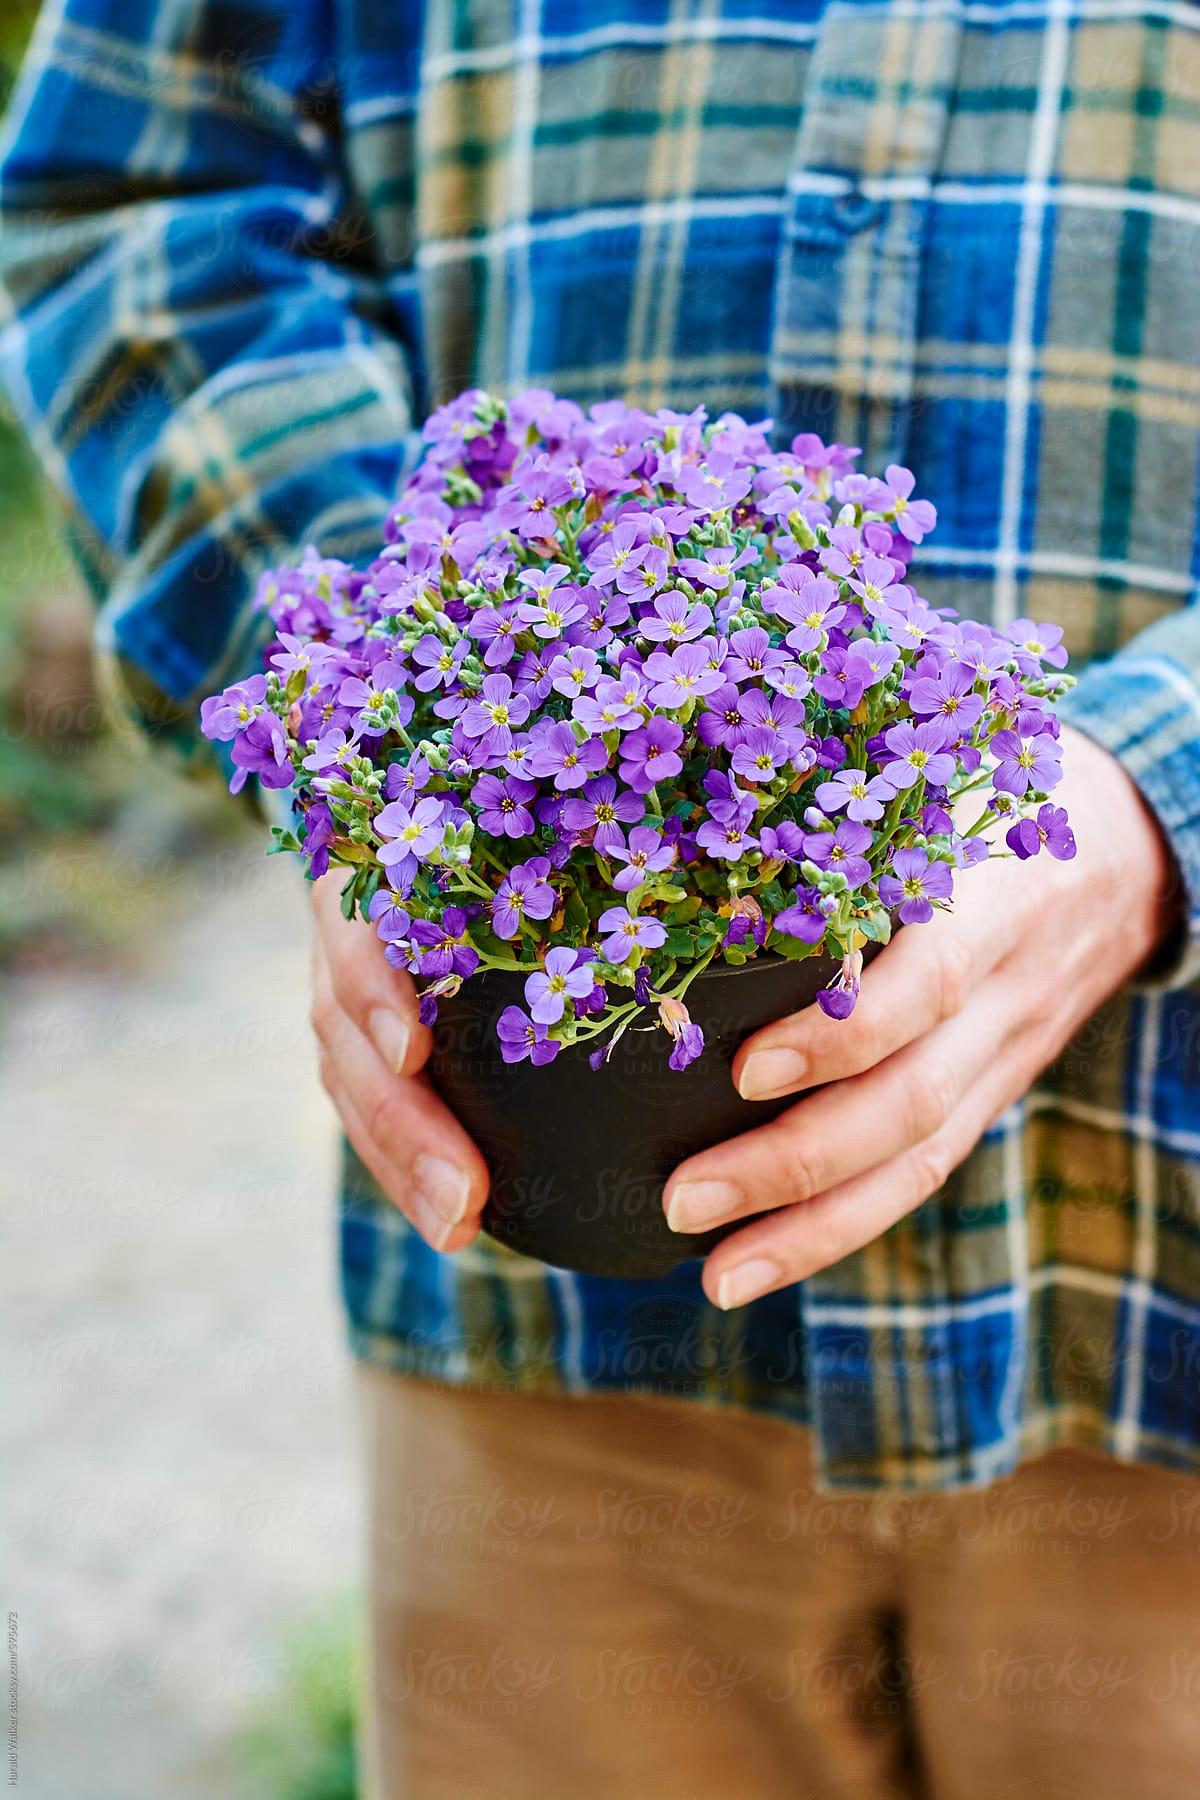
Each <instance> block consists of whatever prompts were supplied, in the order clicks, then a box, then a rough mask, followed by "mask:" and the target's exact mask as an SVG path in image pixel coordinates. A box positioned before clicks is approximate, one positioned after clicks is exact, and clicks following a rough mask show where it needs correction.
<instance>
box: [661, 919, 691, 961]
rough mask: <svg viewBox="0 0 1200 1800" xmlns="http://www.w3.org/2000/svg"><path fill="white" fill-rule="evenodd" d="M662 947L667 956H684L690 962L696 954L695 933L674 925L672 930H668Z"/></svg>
mask: <svg viewBox="0 0 1200 1800" xmlns="http://www.w3.org/2000/svg"><path fill="white" fill-rule="evenodd" d="M664 947H665V949H666V952H667V955H668V956H674V957H684V958H686V959H687V960H688V961H689V962H691V961H692V960H693V959H694V957H695V955H696V938H695V934H694V933H693V932H691V931H684V930H683V929H682V928H681V927H679V926H676V927H675V928H674V929H673V930H671V931H668V933H667V941H666V945H665V946H664Z"/></svg>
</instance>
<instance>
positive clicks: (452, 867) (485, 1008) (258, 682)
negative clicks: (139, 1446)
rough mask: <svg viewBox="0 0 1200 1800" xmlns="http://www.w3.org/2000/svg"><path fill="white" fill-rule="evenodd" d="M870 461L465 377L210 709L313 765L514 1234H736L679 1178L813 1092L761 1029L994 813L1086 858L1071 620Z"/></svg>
mask: <svg viewBox="0 0 1200 1800" xmlns="http://www.w3.org/2000/svg"><path fill="white" fill-rule="evenodd" d="M857 454H858V453H857V452H856V451H855V450H852V449H848V448H846V447H845V446H843V445H840V444H834V445H831V446H826V445H825V444H823V443H822V442H821V441H820V440H819V439H818V438H815V437H811V436H801V437H798V438H796V439H795V440H794V441H793V443H792V445H791V448H790V449H789V450H787V451H783V452H779V451H776V450H773V449H772V448H771V446H770V442H769V440H768V437H767V435H766V428H765V427H760V426H755V425H749V424H747V423H746V422H745V421H744V420H743V419H741V418H739V417H738V416H736V415H735V414H726V415H724V416H723V417H721V418H719V419H717V420H715V421H709V420H708V419H707V418H706V416H705V413H704V412H703V410H702V409H697V410H696V411H695V412H693V413H689V414H681V413H675V412H669V411H665V410H661V411H659V412H657V413H655V414H650V413H647V412H642V411H639V410H637V409H636V408H630V407H627V406H625V405H624V404H622V403H620V402H615V401H614V402H612V403H605V404H601V405H596V406H593V407H591V408H590V410H588V411H587V412H584V411H583V410H581V408H580V407H578V406H576V405H574V404H573V403H571V402H569V401H566V400H561V399H558V398H556V396H555V395H553V394H551V393H548V392H546V391H543V390H531V391H527V392H525V393H522V394H520V395H518V396H517V397H516V398H515V399H513V400H511V401H509V402H507V403H506V402H505V401H503V400H500V399H496V398H494V397H492V396H490V395H488V394H485V393H481V392H478V391H472V392H468V393H465V394H463V395H461V396H460V397H459V398H458V399H456V400H455V401H453V402H452V403H451V404H450V405H447V406H443V407H441V408H440V409H439V410H438V411H437V412H436V413H434V415H433V416H432V418H431V419H430V420H429V421H428V423H427V425H426V427H425V454H424V458H423V460H422V461H421V463H420V465H419V467H418V468H417V469H416V471H415V472H414V473H413V475H412V476H411V477H410V478H409V480H408V481H407V483H406V484H405V486H404V488H403V491H402V493H401V494H400V496H399V499H398V501H397V503H396V505H395V507H394V509H393V510H392V512H391V515H390V517H389V519H388V523H387V529H386V540H387V541H386V543H385V545H384V547H383V548H382V550H381V553H380V555H379V556H378V557H377V558H376V559H375V560H374V561H373V562H372V563H371V565H370V567H369V568H367V569H365V570H361V571H360V570H357V569H355V568H353V567H351V566H349V565H347V564H345V563H343V562H339V561H333V560H331V559H328V558H323V557H321V556H320V555H319V554H318V552H317V551H316V550H315V549H309V550H308V551H307V552H306V553H305V555H304V557H303V559H302V560H301V561H300V562H299V563H298V564H297V565H296V566H294V567H287V568H281V569H277V570H274V571H272V572H271V573H270V574H269V575H268V576H266V577H264V579H263V581H262V583H261V585H260V589H259V595H258V600H259V604H260V605H261V606H262V607H263V608H264V609H265V610H266V611H267V612H268V613H269V615H270V618H271V620H272V622H273V624H274V627H275V636H274V638H273V641H272V642H271V644H270V645H269V647H268V649H267V651H266V656H265V664H264V668H263V670H262V672H260V673H258V674H256V675H253V676H251V677H250V678H249V679H248V680H246V681H242V682H238V683H236V684H235V685H234V686H232V687H230V688H227V689H226V690H225V691H224V692H223V693H222V694H220V695H217V696H215V697H214V698H212V699H210V700H208V701H206V702H205V704H204V706H203V708H202V726H203V729H204V731H205V732H206V733H207V734H208V735H209V736H210V737H213V738H218V739H222V740H225V741H228V742H231V744H232V752H231V753H232V760H233V764H234V769H235V773H234V776H233V781H232V784H231V785H232V786H233V787H234V788H235V790H236V789H237V788H238V787H240V786H241V785H242V784H243V783H244V782H245V780H246V779H247V778H248V777H250V776H254V777H256V778H257V779H258V780H259V781H260V782H261V783H263V784H264V785H265V786H267V787H269V788H279V789H282V788H291V790H292V795H291V800H292V808H293V816H294V822H293V824H292V825H291V826H290V827H288V828H284V827H281V826H276V827H275V838H276V847H277V848H280V849H286V850H293V851H298V852H300V853H301V854H302V855H303V856H304V857H305V858H306V859H307V863H308V869H309V872H310V874H311V875H312V876H313V877H314V878H315V877H318V876H320V875H322V874H323V873H324V872H325V870H326V869H327V868H328V867H329V866H330V864H338V865H341V866H343V867H344V868H345V869H346V870H347V881H346V886H345V889H344V897H343V906H344V909H345V911H346V913H347V915H348V916H352V915H354V914H359V915H361V916H363V917H364V918H367V919H369V920H371V921H372V922H373V924H374V927H375V930H376V931H377V933H378V935H379V937H380V938H381V939H382V949H381V954H383V955H384V956H386V957H387V959H388V961H389V962H391V963H392V964H394V965H395V966H396V967H397V968H400V969H404V970H407V971H409V972H410V973H411V974H412V975H413V977H414V979H415V980H416V982H417V985H418V988H419V989H420V992H421V1000H420V1005H421V1012H422V1016H423V1018H424V1019H425V1021H426V1022H427V1023H428V1024H430V1025H431V1026H433V1027H434V1052H433V1056H432V1060H431V1063H430V1072H431V1076H432V1079H433V1081H434V1083H435V1084H436V1085H437V1086H438V1087H439V1088H440V1090H441V1092H442V1093H443V1095H444V1096H445V1098H446V1099H447V1101H448V1103H449V1104H450V1105H451V1107H452V1108H453V1110H454V1111H455V1112H456V1113H457V1115H458V1116H459V1117H460V1118H461V1119H462V1121H463V1123H464V1125H465V1126H466V1127H467V1129H468V1130H469V1131H470V1132H471V1133H472V1135H473V1136H474V1137H475V1138H476V1140H477V1142H478V1143H479V1145H480V1147H481V1149H482V1150H483V1152H484V1155H485V1157H486V1158H487V1160H488V1162H489V1165H490V1168H491V1174H492V1190H491V1198H490V1201H489V1207H488V1211H487V1213H486V1215H485V1224H486V1226H487V1228H488V1229H489V1230H490V1231H491V1232H492V1233H493V1235H494V1236H496V1237H498V1238H499V1239H501V1241H503V1242H506V1243H508V1244H509V1245H511V1246H512V1247H513V1248H515V1249H519V1250H522V1251H524V1252H526V1253H529V1254H532V1255H536V1256H540V1257H542V1258H543V1259H544V1260H546V1261H550V1262H554V1263H557V1264H560V1265H562V1266H567V1267H572V1268H578V1269H584V1270H589V1271H592V1272H595V1273H601V1274H619V1275H655V1274H658V1273H661V1272H662V1271H663V1270H665V1269H667V1268H670V1267H671V1266H673V1265H674V1264H675V1263H676V1262H678V1261H679V1260H680V1259H681V1258H683V1257H685V1256H689V1255H696V1254H702V1253H703V1252H704V1251H705V1250H706V1249H707V1248H708V1247H709V1245H710V1244H711V1242H713V1241H715V1237H716V1235H717V1234H710V1235H709V1236H708V1237H704V1238H688V1237H684V1236H680V1235H677V1234H675V1233H672V1232H671V1231H670V1230H669V1229H668V1227H667V1225H666V1221H665V1218H664V1217H663V1213H662V1207H661V1194H662V1187H663V1183H664V1180H665V1178H666V1176H667V1175H668V1174H669V1173H670V1171H671V1169H672V1168H673V1167H674V1166H675V1165H676V1163H678V1162H679V1161H680V1160H681V1159H682V1158H683V1157H684V1156H687V1155H690V1154H693V1153H695V1152H696V1151H698V1150H700V1149H703V1148H706V1147H707V1146H708V1145H709V1144H712V1143H715V1142H718V1141H719V1140H720V1139H722V1138H724V1137H728V1136H730V1135H732V1134H734V1133H736V1132H737V1131H739V1130H742V1129H745V1128H747V1127H748V1126H750V1125H753V1124H757V1123H761V1122H762V1121H763V1120H765V1119H766V1118H768V1117H770V1116H771V1114H772V1111H773V1110H776V1111H777V1110H779V1108H780V1107H782V1106H783V1105H784V1104H786V1102H784V1101H781V1102H779V1103H777V1105H776V1106H775V1107H774V1109H773V1108H772V1106H771V1105H770V1104H767V1105H761V1104H760V1105H755V1106H753V1107H752V1106H750V1105H749V1104H748V1103H746V1102H743V1101H742V1100H741V1099H740V1098H739V1097H738V1095H737V1094H736V1092H735V1090H734V1088H733V1085H732V1083H731V1081H730V1079H729V1064H730V1062H731V1060H732V1056H733V1052H734V1050H735V1049H736V1047H737V1044H738V1042H739V1041H740V1040H741V1038H742V1037H744V1036H745V1035H746V1033H747V1032H749V1031H751V1030H754V1029H756V1028H758V1027H759V1026H761V1025H764V1024H767V1023H769V1022H770V1021H771V1020H772V1019H775V1018H778V1017H781V1016H782V1015H784V1014H786V1013H788V1012H792V1011H795V1010H796V1009H798V1008H799V1007H802V1006H805V1005H808V1004H810V1003H812V1002H815V1003H816V1004H817V1005H819V1006H821V1007H823V1008H824V1010H825V1011H826V1012H827V1013H829V1014H831V1015H832V1016H834V1017H835V1018H843V1017H846V1016H847V1015H848V1014H849V1013H850V1011H851V1010H852V1008H853V1006H854V1003H855V998H856V995H857V993H858V984H859V977H860V974H861V970H862V967H863V963H864V961H865V960H866V959H867V958H868V957H869V956H871V955H872V954H875V953H877V952H878V950H879V949H880V948H881V947H882V946H883V945H885V944H886V943H887V941H888V939H889V937H890V934H891V931H892V928H893V924H894V923H895V922H899V923H901V924H903V925H907V926H911V925H914V924H920V923H922V922H925V921H927V920H929V919H930V918H931V917H932V916H933V913H934V911H935V909H940V908H945V907H947V906H948V905H949V904H950V901H951V895H952V890H953V886H954V881H955V879H956V877H957V875H958V874H959V873H960V872H962V871H965V870H967V869H969V868H970V867H971V865H972V864H974V863H976V862H979V861H982V860H983V859H984V858H986V857H987V855H988V854H989V841H988V840H989V832H990V833H991V835H995V832H996V831H997V830H1001V831H1004V832H1005V834H1006V843H1007V848H1008V849H1009V850H1010V851H1011V852H1012V853H1014V854H1016V855H1018V856H1021V857H1027V856H1030V855H1034V854H1037V853H1038V852H1039V851H1040V850H1041V849H1042V848H1043V847H1045V848H1047V849H1048V851H1049V852H1050V853H1051V854H1054V855H1058V856H1069V855H1071V854H1073V851H1074V845H1073V841H1072V839H1071V836H1070V830H1069V826H1068V824H1067V821H1066V817H1065V814H1064V813H1063V812H1062V811H1061V809H1059V808H1057V807H1055V806H1054V805H1053V803H1052V802H1051V801H1049V799H1048V795H1049V793H1050V791H1051V789H1052V788H1053V787H1054V785H1055V783H1056V782H1057V781H1058V779H1059V763H1060V747H1059V742H1058V726H1057V722H1056V720H1055V717H1054V714H1053V701H1054V698H1055V696H1056V695H1057V694H1058V693H1060V692H1061V691H1062V690H1063V689H1064V688H1065V687H1066V686H1067V685H1068V683H1069V680H1070V678H1069V677H1067V676H1065V675H1063V674H1062V673H1060V671H1061V668H1062V665H1063V664H1064V663H1065V661H1066V656H1065V652H1064V651H1063V649H1062V647H1061V644H1060V641H1059V640H1060V638H1061V633H1060V632H1059V631H1058V630H1057V629H1056V628H1054V627H1050V626H1035V625H1034V624H1033V623H1032V622H1030V621H1029V620H1020V621H1018V622H1017V623H1016V624H1015V625H1014V626H1013V627H1011V629H1009V630H1008V631H1006V632H999V631H996V630H994V629H992V628H991V627H990V626H988V625H985V624H979V623H974V622H970V621H964V620H961V619H958V618H956V617H954V616H953V615H952V614H950V613H949V611H948V609H944V608H943V609H935V608H933V607H931V606H930V605H929V604H927V602H926V601H925V600H923V599H922V598H921V597H920V596H919V595H918V594H917V592H916V591H915V589H914V588H913V586H912V584H911V582H910V580H909V570H908V564H909V559H910V556H911V553H912V550H913V547H914V545H916V544H919V543H920V542H921V540H922V538H923V537H924V535H925V534H926V533H927V532H928V531H929V530H931V529H932V527H933V525H934V523H935V517H934V509H933V507H932V506H931V505H930V504H929V503H928V502H927V501H923V500H919V499H914V498H913V492H912V490H913V477H912V475H911V474H910V473H909V471H908V470H906V469H903V468H900V467H897V466H892V467H890V468H888V469H887V471H886V473H885V475H884V477H883V478H882V479H871V478H868V477H867V476H866V475H863V474H860V473H859V472H858V471H857V470H856V468H855V459H856V457H857ZM972 791H974V792H975V793H976V794H977V796H978V797H977V799H976V801H975V803H974V805H975V811H976V815H977V816H975V818H974V821H973V822H972V823H969V824H966V823H964V822H963V815H962V814H961V813H960V814H958V815H957V817H956V814H955V810H954V809H955V806H956V803H957V802H958V801H959V799H960V798H961V797H962V796H963V795H964V794H967V793H970V792H972Z"/></svg>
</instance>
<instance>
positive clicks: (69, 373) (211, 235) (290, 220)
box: [0, 0, 419, 749]
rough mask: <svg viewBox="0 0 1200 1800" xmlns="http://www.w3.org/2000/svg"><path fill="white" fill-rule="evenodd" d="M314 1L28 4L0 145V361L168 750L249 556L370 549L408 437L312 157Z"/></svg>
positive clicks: (354, 261) (395, 314)
mask: <svg viewBox="0 0 1200 1800" xmlns="http://www.w3.org/2000/svg"><path fill="white" fill-rule="evenodd" d="M331 12H332V8H331V7H329V6H328V5H327V4H326V0H192V3H191V4H189V5H187V6H183V7H181V6H178V5H175V4H168V3H167V0H48V3H47V5H46V6H45V7H44V9H43V13H42V17H41V20H40V22H39V26H38V29H37V32H36V35H35V38H34V41H33V43H32V45H31V48H30V53H29V56H28V58H27V61H26V65H25V68H24V71H23V73H22V77H21V81H20V82H19V84H18V88H17V91H16V94H15V96H14V99H13V104H12V107H11V108H10V114H9V123H8V127H7V132H6V141H5V143H4V145H3V148H2V154H0V245H2V248H0V282H2V286H3V293H2V294H0V307H3V300H4V297H5V296H6V297H7V302H8V305H7V307H6V308H4V312H5V314H6V317H5V324H4V330H3V334H2V336H0V375H2V377H3V379H4V382H5V384H6V386H7V388H8V390H9V392H10V395H11V397H12V402H13V405H14V408H15V411H16V413H17V416H18V419H19V421H20V423H21V425H22V428H23V429H24V431H25V432H26V434H27V436H28V437H29V439H30V442H31V444H32V447H33V449H34V452H35V454H36V455H37V457H38V459H39V461H40V463H41V466H42V468H43V469H44V470H45V472H46V474H47V475H48V477H49V479H50V481H51V483H52V484H53V486H54V487H55V488H56V490H57V492H58V494H59V496H60V497H61V499H62V501H63V502H64V503H65V506H66V508H67V510H68V514H69V520H70V527H71V535H72V540H73V542H74V545H75V547H76V550H77V552H78V554H79V556H80V559H81V561H82V562H83V564H84V567H85V570H86V571H87V573H88V576H89V578H90V580H91V583H92V585H93V587H94V588H95V590H96V592H97V594H98V596H99V597H100V600H101V608H100V615H99V627H98V634H97V637H98V648H99V653H100V659H101V668H102V673H103V675H104V676H105V677H106V683H107V686H108V688H109V690H110V692H112V693H113V695H114V696H115V698H116V699H117V701H118V704H119V705H120V706H121V708H122V710H124V711H126V712H127V713H129V714H130V715H132V716H133V717H134V718H135V719H136V720H137V722H138V723H139V724H140V725H141V727H142V728H143V729H144V730H148V731H150V732H151V733H153V734H156V735H159V736H167V737H169V738H171V739H173V740H175V741H177V742H179V743H180V744H182V746H183V747H184V748H185V749H190V748H194V747H195V746H196V743H197V737H196V732H195V718H196V708H197V705H198V701H199V699H200V698H201V697H202V696H203V695H204V694H205V693H207V692H209V691H211V690H212V689H214V688H216V687H219V686H221V685H222V684H223V683H225V682H226V681H228V680H230V679H234V678H236V676H237V675H238V674H239V673H241V672H243V671H244V670H246V669H247V668H248V667H250V666H251V665H252V664H253V662H254V660H255V657H256V654H257V650H258V646H259V643H260V642H261V639H262V636H263V624H262V619H261V616H260V615H258V614H256V613H255V612H254V610H253V606H252V595H253V589H254V585H255V581H256V579H257V576H258V574H259V573H260V572H261V570H262V569H263V568H264V567H265V566H266V565H268V564H270V563H271V562H274V561H278V560H280V559H281V558H283V557H286V556H288V555H290V554H292V553H294V552H295V551H296V550H297V549H298V548H299V547H300V546H302V545H303V544H304V543H305V542H308V541H312V542H316V543H318V544H319V545H320V547H321V549H322V550H323V551H324V552H325V553H326V554H329V555H342V556H347V557H350V556H354V555H355V554H358V553H360V552H361V551H362V550H364V549H365V548H367V547H368V546H369V545H371V544H372V543H376V544H377V543H378V541H379V530H380V526H381V523H382V520H383V518H384V516H385V514H386V511H387V507H388V504H389V501H390V499H391V497H392V496H393V495H394V493H395V491H396V487H397V484H398V482H399V480H400V478H401V477H402V475H403V473H404V471H405V468H406V465H407V464H408V462H409V461H410V460H411V459H412V457H413V454H414V450H415V447H416V444H417V442H418V441H419V438H418V434H417V433H416V432H415V431H414V423H415V419H414V411H415V400H414V373H413V371H414V368H415V357H414V353H413V346H412V344H411V343H410V342H408V341H406V333H405V328H404V324H403V315H402V312H401V309H400V308H399V307H398V306H396V305H394V304H393V301H392V299H391V297H390V290H389V286H388V284H387V283H386V282H385V280H384V279H383V277H382V276H381V274H380V272H379V270H378V269H377V268H376V267H374V266H373V264H372V259H371V255H370V250H369V239H368V238H367V235H366V234H365V232H364V229H363V225H362V219H361V215H360V214H359V213H358V209H357V198H356V196H355V195H354V193H353V191H352V189H351V186H350V184H349V182H348V179H347V176H346V173H345V170H344V167H343V164H342V161H341V158H340V157H339V155H338V153H337V143H336V125H335V121H336V101H335V98H334V96H333V93H332V84H331V81H330V72H331V70H333V69H334V68H335V64H334V61H333V49H332V45H331V43H330V41H329V30H328V18H329V15H330V14H331ZM412 62H413V59H412V58H409V59H407V63H408V65H411V64H412Z"/></svg>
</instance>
